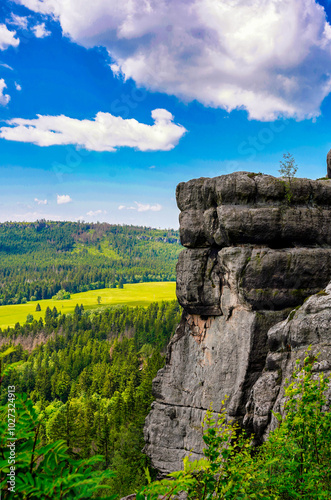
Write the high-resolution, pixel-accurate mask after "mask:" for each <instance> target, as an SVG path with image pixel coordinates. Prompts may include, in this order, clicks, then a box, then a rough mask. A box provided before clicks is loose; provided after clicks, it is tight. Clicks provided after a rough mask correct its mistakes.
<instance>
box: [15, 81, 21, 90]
mask: <svg viewBox="0 0 331 500" xmlns="http://www.w3.org/2000/svg"><path fill="white" fill-rule="evenodd" d="M15 88H16V90H18V91H20V90H22V87H21V85H20V84H19V83H16V82H15Z"/></svg>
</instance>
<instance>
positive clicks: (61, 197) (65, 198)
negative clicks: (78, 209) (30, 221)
mask: <svg viewBox="0 0 331 500" xmlns="http://www.w3.org/2000/svg"><path fill="white" fill-rule="evenodd" d="M56 201H57V204H58V205H65V204H66V203H70V202H71V201H72V199H71V198H70V196H69V195H68V194H58V195H57V199H56Z"/></svg>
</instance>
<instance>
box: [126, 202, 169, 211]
mask: <svg viewBox="0 0 331 500" xmlns="http://www.w3.org/2000/svg"><path fill="white" fill-rule="evenodd" d="M118 210H137V212H148V211H151V212H159V211H160V210H162V205H160V204H159V203H155V205H150V204H149V203H147V204H144V203H139V202H138V201H135V205H134V206H126V205H119V207H118Z"/></svg>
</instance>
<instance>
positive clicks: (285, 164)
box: [278, 153, 298, 182]
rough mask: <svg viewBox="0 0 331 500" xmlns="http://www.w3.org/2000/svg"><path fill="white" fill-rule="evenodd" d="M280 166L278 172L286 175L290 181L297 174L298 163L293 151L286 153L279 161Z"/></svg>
mask: <svg viewBox="0 0 331 500" xmlns="http://www.w3.org/2000/svg"><path fill="white" fill-rule="evenodd" d="M279 163H280V168H279V170H278V172H279V173H280V175H281V176H282V177H286V178H287V179H288V181H289V182H291V179H292V178H293V177H294V176H295V174H296V173H297V170H298V165H297V164H296V163H295V159H294V157H293V156H292V155H291V153H284V154H283V159H282V160H281V161H280V162H279Z"/></svg>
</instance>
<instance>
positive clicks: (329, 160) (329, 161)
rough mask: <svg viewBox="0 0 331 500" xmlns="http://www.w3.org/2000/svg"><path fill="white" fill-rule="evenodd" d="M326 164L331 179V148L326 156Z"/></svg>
mask: <svg viewBox="0 0 331 500" xmlns="http://www.w3.org/2000/svg"><path fill="white" fill-rule="evenodd" d="M326 166H327V169H328V178H329V179H331V149H330V151H329V152H328V155H327V157H326Z"/></svg>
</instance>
